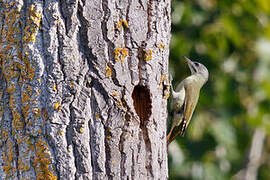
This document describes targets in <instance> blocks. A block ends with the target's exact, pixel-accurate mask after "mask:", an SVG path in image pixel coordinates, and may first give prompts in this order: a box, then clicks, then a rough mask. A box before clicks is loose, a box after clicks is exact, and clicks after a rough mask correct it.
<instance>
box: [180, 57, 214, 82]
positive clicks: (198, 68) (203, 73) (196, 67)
mask: <svg viewBox="0 0 270 180" xmlns="http://www.w3.org/2000/svg"><path fill="white" fill-rule="evenodd" d="M184 58H185V60H186V62H187V64H188V67H189V69H190V71H191V74H192V75H198V76H200V77H201V78H202V80H203V81H204V82H203V84H204V83H206V81H207V80H208V76H209V72H208V70H207V68H206V67H205V66H204V65H203V64H201V63H199V62H193V61H191V60H190V59H188V58H187V57H184Z"/></svg>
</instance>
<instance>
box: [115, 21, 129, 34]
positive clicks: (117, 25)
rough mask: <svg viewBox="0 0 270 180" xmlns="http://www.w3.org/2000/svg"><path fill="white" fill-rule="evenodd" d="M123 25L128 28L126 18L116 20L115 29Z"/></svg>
mask: <svg viewBox="0 0 270 180" xmlns="http://www.w3.org/2000/svg"><path fill="white" fill-rule="evenodd" d="M124 27H125V28H128V22H127V21H126V20H124V19H121V20H120V21H118V22H117V23H116V29H117V30H118V31H121V30H123V28H124Z"/></svg>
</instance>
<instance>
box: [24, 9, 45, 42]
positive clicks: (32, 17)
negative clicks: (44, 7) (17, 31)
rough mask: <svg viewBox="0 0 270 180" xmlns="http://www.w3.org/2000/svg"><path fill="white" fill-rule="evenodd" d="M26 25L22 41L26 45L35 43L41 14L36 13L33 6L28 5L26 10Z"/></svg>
mask: <svg viewBox="0 0 270 180" xmlns="http://www.w3.org/2000/svg"><path fill="white" fill-rule="evenodd" d="M27 14H28V17H27V23H26V24H27V25H26V26H25V28H24V35H23V40H24V41H25V42H27V43H29V42H35V41H36V35H37V33H38V29H39V27H40V22H41V13H40V12H37V11H36V7H35V5H33V4H32V5H30V6H29V8H28V10H27Z"/></svg>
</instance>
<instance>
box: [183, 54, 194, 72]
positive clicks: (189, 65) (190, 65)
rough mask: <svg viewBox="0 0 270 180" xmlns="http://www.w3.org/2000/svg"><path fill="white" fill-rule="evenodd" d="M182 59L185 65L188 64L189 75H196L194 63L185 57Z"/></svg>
mask: <svg viewBox="0 0 270 180" xmlns="http://www.w3.org/2000/svg"><path fill="white" fill-rule="evenodd" d="M184 58H185V61H186V63H187V64H188V67H189V69H190V71H191V73H192V74H193V73H196V72H197V70H196V67H195V65H194V63H193V62H192V61H191V60H190V59H188V58H187V57H186V56H184Z"/></svg>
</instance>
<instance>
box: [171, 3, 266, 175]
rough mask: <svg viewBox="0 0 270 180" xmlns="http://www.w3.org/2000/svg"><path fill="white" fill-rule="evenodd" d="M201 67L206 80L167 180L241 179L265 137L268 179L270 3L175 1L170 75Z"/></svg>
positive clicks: (263, 156) (263, 169) (181, 75)
mask: <svg viewBox="0 0 270 180" xmlns="http://www.w3.org/2000/svg"><path fill="white" fill-rule="evenodd" d="M182 56H187V57H189V58H190V59H192V60H195V61H199V62H201V63H202V64H204V65H205V66H206V67H207V68H208V70H209V72H210V76H209V81H208V82H207V84H206V85H205V86H204V87H203V88H202V90H201V95H200V99H199V103H198V106H197V108H196V110H195V113H194V115H193V118H192V121H191V124H190V125H189V127H188V129H187V131H186V134H185V137H183V138H181V137H178V138H177V140H176V141H175V142H176V143H174V144H172V145H170V147H169V148H170V154H169V175H170V179H207V180H211V179H214V180H222V179H236V177H238V175H239V174H241V172H243V170H245V169H246V168H247V166H248V162H249V152H250V149H251V142H252V138H253V136H254V132H255V130H256V129H261V130H262V131H264V132H265V133H266V134H265V139H264V141H263V151H262V153H261V161H260V162H259V168H258V176H257V177H258V179H260V180H269V179H270V154H269V153H270V138H269V133H270V101H269V99H270V1H269V0H173V1H172V39H171V50H170V67H171V69H170V72H171V73H172V74H173V77H174V80H173V84H174V87H176V85H177V84H178V83H179V82H181V80H183V79H184V78H185V77H186V76H187V75H189V74H190V72H189V69H188V66H187V65H186V64H185V62H184V60H183V58H182Z"/></svg>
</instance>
